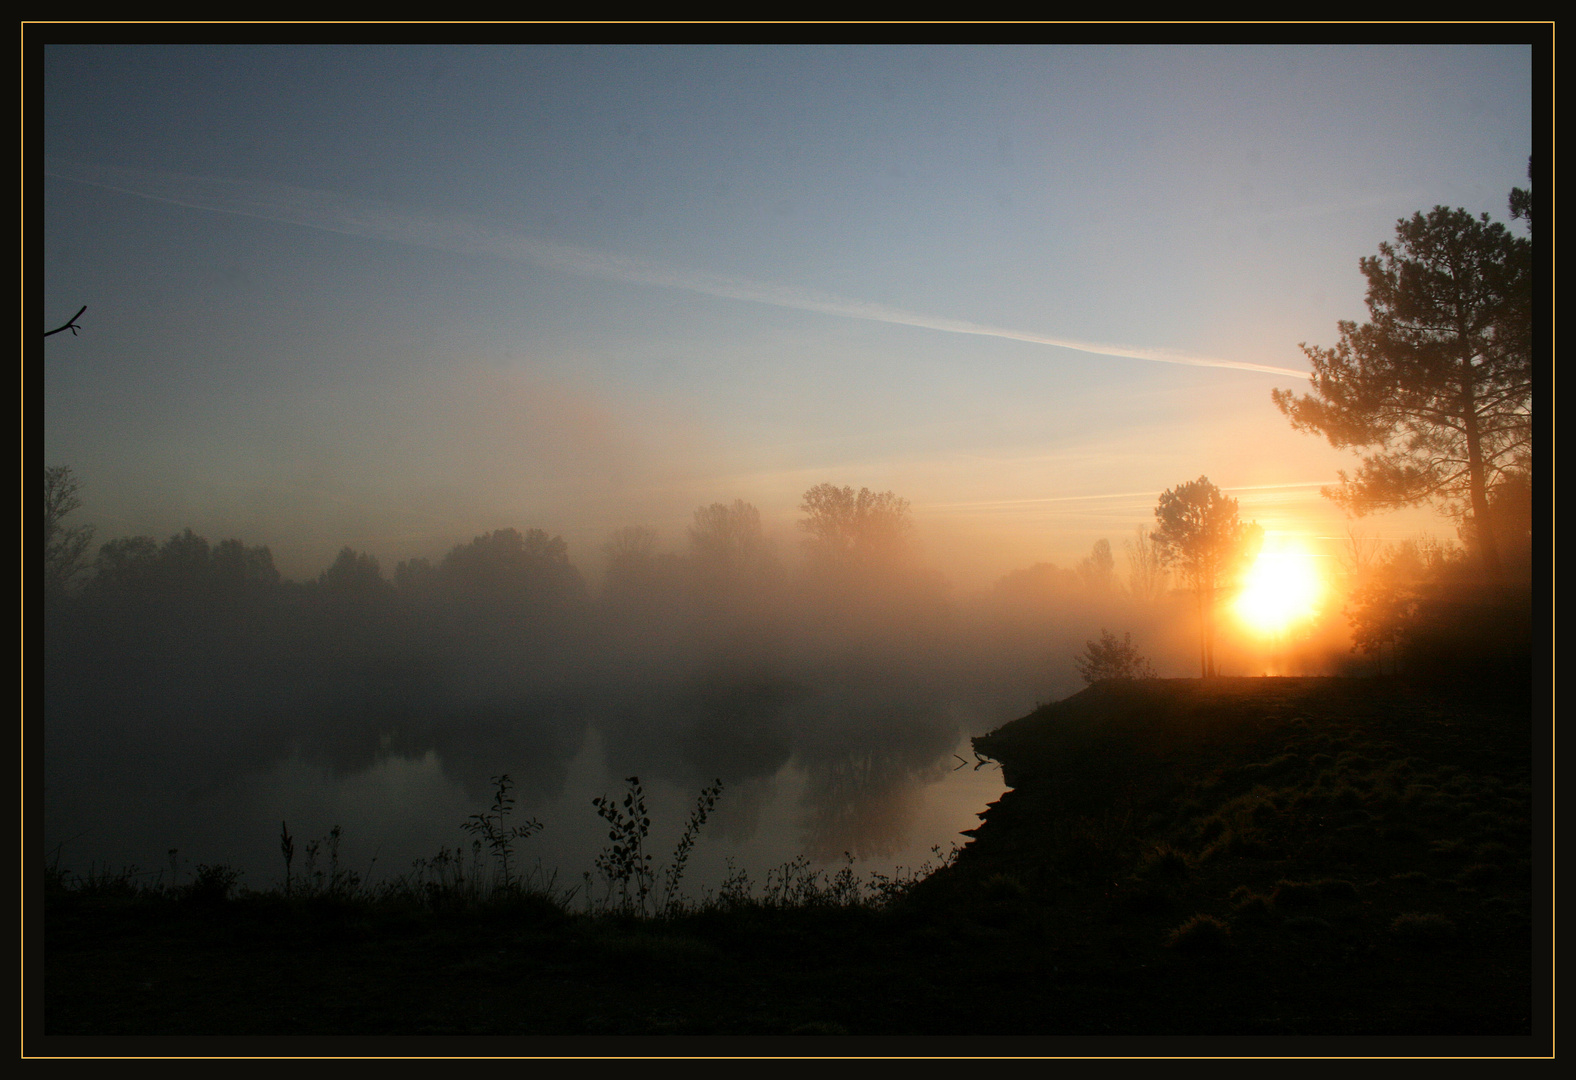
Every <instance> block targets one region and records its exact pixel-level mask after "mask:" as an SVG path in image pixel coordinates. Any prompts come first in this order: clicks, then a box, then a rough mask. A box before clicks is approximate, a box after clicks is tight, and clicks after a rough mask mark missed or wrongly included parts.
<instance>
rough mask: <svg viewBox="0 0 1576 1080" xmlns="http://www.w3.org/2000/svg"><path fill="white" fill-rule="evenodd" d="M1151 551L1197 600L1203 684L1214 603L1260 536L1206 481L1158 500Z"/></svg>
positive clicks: (1208, 669)
mask: <svg viewBox="0 0 1576 1080" xmlns="http://www.w3.org/2000/svg"><path fill="white" fill-rule="evenodd" d="M1155 520H1156V522H1158V523H1159V527H1158V528H1156V529H1155V531H1154V533H1153V534H1152V537H1153V540H1154V544H1155V550H1156V551H1157V552H1159V554H1160V558H1161V560H1162V561H1163V562H1164V563H1165V564H1166V565H1167V566H1175V567H1176V568H1177V569H1178V570H1179V571H1180V572H1181V574H1182V577H1183V579H1184V580H1185V581H1186V582H1187V584H1188V586H1189V587H1190V588H1191V589H1192V590H1193V592H1194V595H1195V596H1196V597H1197V600H1198V621H1199V666H1200V668H1201V670H1202V672H1203V675H1204V677H1205V678H1208V677H1210V676H1212V675H1214V674H1216V671H1215V602H1216V598H1217V596H1218V593H1219V591H1220V590H1221V589H1222V588H1225V587H1226V586H1228V585H1229V584H1230V583H1231V581H1232V579H1233V578H1234V577H1235V576H1236V574H1237V572H1238V571H1239V570H1240V569H1241V568H1242V567H1243V566H1244V565H1245V564H1246V563H1247V562H1248V561H1249V560H1251V559H1252V558H1253V556H1255V555H1256V554H1257V553H1258V546H1259V544H1260V542H1261V541H1262V539H1263V530H1262V529H1260V528H1259V527H1258V525H1257V524H1256V523H1255V524H1247V525H1245V524H1243V523H1242V521H1241V519H1240V518H1239V516H1238V513H1237V500H1236V499H1228V498H1227V497H1226V496H1225V494H1224V493H1223V492H1222V491H1221V490H1220V489H1219V488H1218V487H1216V486H1215V485H1214V484H1211V483H1210V482H1209V479H1208V478H1207V477H1203V476H1201V477H1199V478H1198V479H1197V480H1194V481H1192V482H1191V483H1187V484H1181V485H1179V486H1177V487H1174V488H1172V489H1170V490H1169V491H1166V492H1165V493H1163V494H1162V495H1161V496H1160V504H1159V505H1158V506H1156V507H1155Z"/></svg>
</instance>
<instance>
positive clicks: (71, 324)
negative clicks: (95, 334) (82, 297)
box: [44, 304, 88, 337]
mask: <svg viewBox="0 0 1576 1080" xmlns="http://www.w3.org/2000/svg"><path fill="white" fill-rule="evenodd" d="M87 309H88V306H87V305H86V304H83V305H82V306H81V307H80V308H78V309H77V313H76V314H75V315H73V316H71V318H69V319H67V320H66V323H65V325H64V326H57V327H55V328H54V329H53V330H45V331H44V336H45V337H49V335H51V334H58V333H60V331H62V330H70V331H71V336H72V337H76V336H77V330H79V329H80V327H78V326H77V320H78V319H80V318H82V313H83V312H84V311H86V310H87Z"/></svg>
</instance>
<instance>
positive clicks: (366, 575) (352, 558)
mask: <svg viewBox="0 0 1576 1080" xmlns="http://www.w3.org/2000/svg"><path fill="white" fill-rule="evenodd" d="M317 584H318V587H319V588H321V589H322V590H323V591H324V592H326V593H329V594H331V595H333V596H339V597H344V598H346V599H351V598H356V599H369V598H371V597H375V596H381V595H383V594H385V593H386V592H387V591H388V588H389V583H388V582H387V581H385V580H384V579H383V570H382V568H381V567H380V566H379V565H378V560H377V559H376V558H375V557H374V556H372V555H370V554H368V553H367V552H364V551H362V552H357V551H355V550H353V549H351V548H349V547H343V548H340V549H339V554H338V555H337V556H335V558H334V563H333V565H332V566H330V567H329V568H328V569H327V570H324V571H323V572H322V573H321V574H319V575H318V577H317Z"/></svg>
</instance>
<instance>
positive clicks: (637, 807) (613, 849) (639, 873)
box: [591, 776, 652, 915]
mask: <svg viewBox="0 0 1576 1080" xmlns="http://www.w3.org/2000/svg"><path fill="white" fill-rule="evenodd" d="M624 783H625V784H627V785H628V790H627V791H626V792H625V793H624V803H623V807H622V809H621V808H620V807H619V805H618V804H617V803H615V802H614V801H613V800H612V799H611V798H609V797H608V796H606V795H603V796H600V797H598V798H595V799H592V800H591V805H592V806H595V807H596V812H597V814H598V816H600V817H601V818H602V820H603V821H606V822H607V824H608V833H607V839H608V846H607V847H605V848H603V849H602V854H600V855H598V856H597V858H596V868H597V869H598V870H599V871H601V873H602V876H603V877H604V878H605V879H606V880H607V883H608V889H609V892H610V893H611V891H612V890H613V889H614V888H616V889H618V895H619V907H620V909H621V910H623V911H625V912H627V913H631V914H637V913H638V914H642V915H643V914H645V911H646V898H647V897H648V896H650V895H651V883H652V869H651V855H650V853H648V852H647V851H646V837H647V836H649V835H650V834H651V818H650V817H649V816H648V815H647V813H646V793H645V791H644V790H643V789H642V788H641V786H640V777H638V776H631V777H629V778H628V779H626V780H625V781H624Z"/></svg>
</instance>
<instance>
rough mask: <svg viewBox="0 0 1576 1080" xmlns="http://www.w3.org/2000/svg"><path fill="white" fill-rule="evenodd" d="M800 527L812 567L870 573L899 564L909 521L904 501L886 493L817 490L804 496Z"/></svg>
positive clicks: (826, 486) (830, 488)
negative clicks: (821, 564)
mask: <svg viewBox="0 0 1576 1080" xmlns="http://www.w3.org/2000/svg"><path fill="white" fill-rule="evenodd" d="M799 509H800V510H802V511H804V514H805V516H804V517H803V518H800V519H799V527H800V528H801V529H803V530H804V531H805V532H807V533H808V534H809V536H808V537H806V538H805V548H806V550H807V551H808V553H809V555H810V558H811V560H812V561H813V562H820V563H825V564H829V565H833V566H840V567H862V568H866V569H869V568H873V567H877V566H883V565H892V564H894V563H897V562H900V561H901V560H902V557H903V555H904V554H905V553H906V549H907V547H908V543H909V539H910V534H911V533H912V531H913V521H912V519H911V518H910V517H909V510H908V500H907V499H900V498H898V497H897V496H896V495H894V494H893V493H892V492H890V491H883V492H881V493H880V494H876V493H875V492H872V491H871V490H870V489H869V488H860V489H859V493H858V494H855V493H854V489H853V488H851V487H838V486H836V485H835V484H817V485H816V486H815V487H813V488H811V489H810V490H809V491H806V492H805V493H804V502H803V503H801V504H800V506H799Z"/></svg>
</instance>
